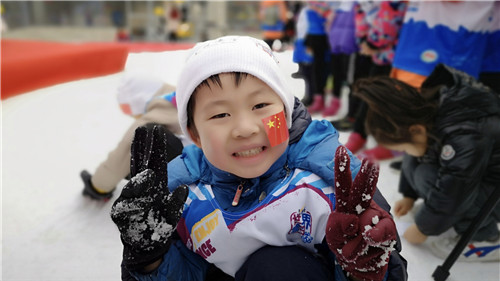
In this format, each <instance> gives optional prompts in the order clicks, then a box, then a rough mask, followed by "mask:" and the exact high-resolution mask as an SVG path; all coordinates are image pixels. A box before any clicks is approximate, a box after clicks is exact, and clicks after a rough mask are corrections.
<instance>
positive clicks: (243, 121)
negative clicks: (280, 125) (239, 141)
mask: <svg viewBox="0 0 500 281" xmlns="http://www.w3.org/2000/svg"><path fill="white" fill-rule="evenodd" d="M257 121H259V122H261V121H260V120H254V118H250V117H244V116H242V117H240V118H238V119H237V120H235V123H234V124H233V132H232V135H233V137H234V138H248V137H250V136H252V135H255V134H257V133H258V132H259V130H260V128H259V125H260V124H261V123H262V122H261V123H259V122H257Z"/></svg>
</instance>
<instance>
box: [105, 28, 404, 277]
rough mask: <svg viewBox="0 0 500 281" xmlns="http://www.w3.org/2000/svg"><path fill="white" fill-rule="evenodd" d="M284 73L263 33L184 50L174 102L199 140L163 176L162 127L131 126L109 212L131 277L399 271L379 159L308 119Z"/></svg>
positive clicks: (194, 138)
mask: <svg viewBox="0 0 500 281" xmlns="http://www.w3.org/2000/svg"><path fill="white" fill-rule="evenodd" d="M285 81H286V80H285V77H284V75H283V73H282V72H281V70H280V69H279V66H278V61H277V59H276V57H275V56H274V54H273V52H272V51H271V49H270V48H269V46H268V45H267V44H266V43H265V42H264V41H262V40H257V39H254V38H251V37H245V36H242V37H240V36H226V37H221V38H218V39H215V40H211V41H207V42H203V43H199V44H197V45H196V46H195V47H194V48H193V49H192V51H191V53H190V55H189V56H188V58H187V61H186V65H185V67H184V69H183V71H182V73H181V75H180V79H179V82H178V88H177V104H178V114H179V122H180V124H181V129H182V131H183V132H184V134H185V135H186V136H189V137H190V139H191V140H192V141H193V142H194V144H195V145H191V146H187V147H185V148H184V151H183V154H182V156H180V157H177V158H176V159H174V160H172V161H171V162H169V163H168V175H167V169H166V165H167V163H166V162H167V161H166V159H165V158H166V155H165V153H164V151H165V149H166V147H168V143H167V142H166V141H165V140H164V137H163V133H162V132H161V129H160V128H157V127H155V128H153V129H150V130H148V129H146V128H139V129H138V130H137V131H136V135H135V138H134V141H133V144H132V154H133V158H132V162H131V175H132V176H133V177H132V179H131V181H130V182H129V183H128V184H127V185H126V186H125V187H124V189H123V192H122V194H121V196H120V197H119V198H118V199H117V200H116V202H115V203H114V204H113V207H112V211H111V217H112V219H113V221H114V222H115V224H116V225H117V226H118V229H119V231H120V233H121V239H122V243H123V245H124V264H125V266H126V268H127V269H128V270H129V271H130V273H131V274H132V275H133V276H134V277H135V278H137V279H138V280H191V281H193V280H208V279H209V278H208V277H207V276H208V274H209V273H207V272H209V270H210V268H213V267H216V268H218V269H220V270H222V271H223V272H225V274H226V277H228V278H229V280H247V281H248V280H261V281H263V280H273V281H276V280H347V278H349V279H353V280H383V279H388V280H406V278H407V274H406V262H405V261H404V259H403V258H402V257H401V256H400V255H399V250H400V248H399V243H398V242H397V241H398V238H397V232H396V229H395V225H394V222H393V221H392V218H391V217H390V215H389V214H388V213H387V210H388V209H389V206H388V205H387V202H385V200H384V198H383V197H382V195H381V194H380V193H379V192H378V191H376V189H375V186H376V182H377V179H378V166H377V165H375V164H374V163H372V162H369V161H364V162H363V163H360V161H359V160H358V159H357V158H356V157H354V156H353V155H352V154H350V153H349V152H348V151H347V150H346V149H345V148H344V147H342V146H340V143H339V140H338V133H337V131H336V130H335V129H334V128H333V126H332V125H331V124H330V123H329V122H327V121H318V120H315V121H312V120H311V118H310V116H309V115H308V114H307V110H306V109H305V107H304V106H303V105H302V104H301V103H300V102H299V101H298V99H297V98H295V97H294V96H293V95H292V94H291V91H290V90H289V89H288V88H287V85H286V82H285ZM351 171H352V173H353V174H352V176H351ZM353 178H354V183H352V179H353ZM335 206H337V207H336V208H335ZM334 257H335V258H334ZM334 259H336V262H337V263H338V264H337V265H336V263H335V261H334Z"/></svg>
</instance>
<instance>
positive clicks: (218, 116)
mask: <svg viewBox="0 0 500 281" xmlns="http://www.w3.org/2000/svg"><path fill="white" fill-rule="evenodd" d="M227 116H229V114H228V113H219V114H216V115H214V116H212V117H210V119H219V118H224V117H227Z"/></svg>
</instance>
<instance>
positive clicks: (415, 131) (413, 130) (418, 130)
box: [410, 124, 427, 136]
mask: <svg viewBox="0 0 500 281" xmlns="http://www.w3.org/2000/svg"><path fill="white" fill-rule="evenodd" d="M426 133H427V129H426V128H425V126H423V125H420V124H415V125H411V126H410V134H411V135H412V136H414V135H422V134H426Z"/></svg>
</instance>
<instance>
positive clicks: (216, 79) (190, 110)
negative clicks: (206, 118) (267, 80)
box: [186, 72, 249, 135]
mask: <svg viewBox="0 0 500 281" xmlns="http://www.w3.org/2000/svg"><path fill="white" fill-rule="evenodd" d="M220 74H222V73H219V74H214V75H212V76H210V77H208V78H207V79H205V80H203V81H201V83H200V84H199V85H198V86H196V88H195V89H194V91H193V94H192V95H191V97H190V98H189V101H188V104H187V108H186V113H187V124H186V125H187V127H188V129H189V130H191V131H192V132H193V134H195V135H197V134H198V132H197V130H196V125H195V124H194V119H193V115H194V107H195V99H194V96H195V95H196V94H197V93H198V91H199V90H200V88H202V87H208V88H209V89H211V86H210V84H212V85H216V86H218V87H220V88H221V89H222V81H221V80H220V76H219V75H220ZM227 74H231V75H232V76H233V77H234V84H235V85H236V86H239V85H240V83H241V81H242V80H243V79H244V78H246V77H247V76H248V75H249V74H248V73H244V72H228V73H227Z"/></svg>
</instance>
